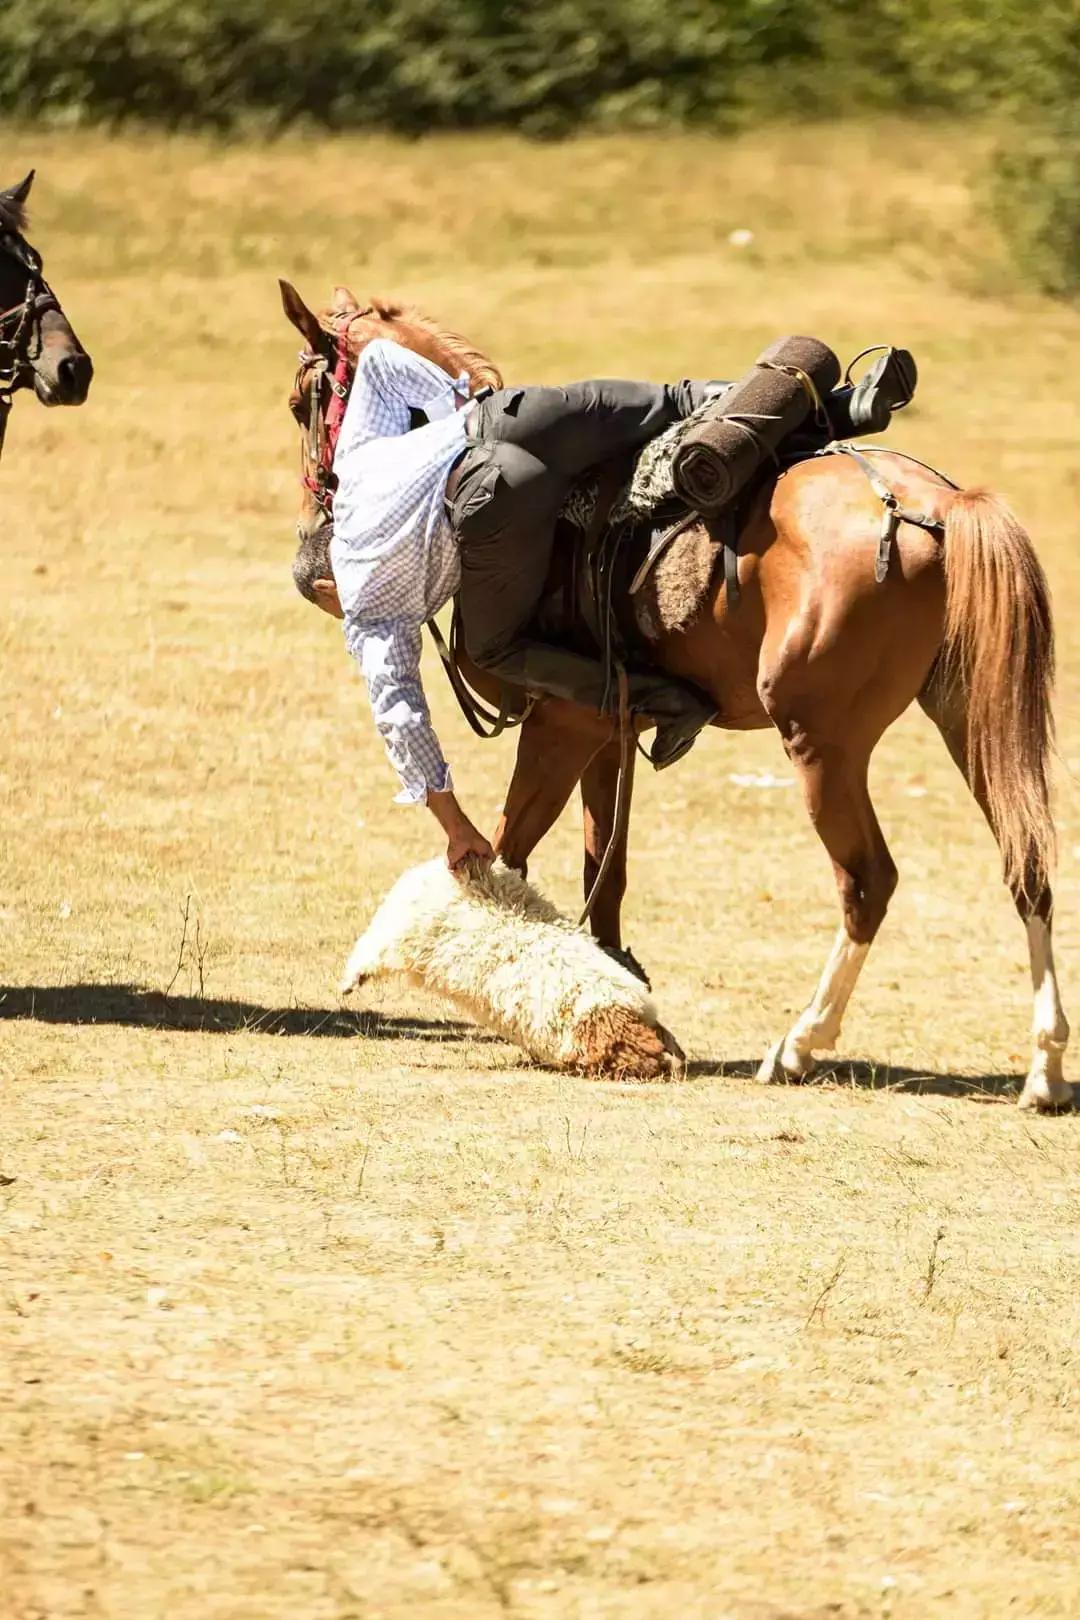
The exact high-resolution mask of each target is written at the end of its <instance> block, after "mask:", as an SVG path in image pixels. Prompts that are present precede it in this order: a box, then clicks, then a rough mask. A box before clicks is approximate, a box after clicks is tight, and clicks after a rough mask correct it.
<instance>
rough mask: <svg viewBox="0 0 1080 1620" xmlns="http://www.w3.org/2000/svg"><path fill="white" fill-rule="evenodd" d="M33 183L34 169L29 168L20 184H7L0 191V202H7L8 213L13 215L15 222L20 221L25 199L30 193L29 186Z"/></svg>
mask: <svg viewBox="0 0 1080 1620" xmlns="http://www.w3.org/2000/svg"><path fill="white" fill-rule="evenodd" d="M33 183H34V171H33V169H31V170H30V173H29V174H28V175H27V177H26V179H25V180H23V181H22V182H21V184H19V185H17V186H9V187H8V189H7V190H6V191H0V203H6V204H7V209H8V213H9V214H11V215H12V216H13V217H14V219H15V220H16V222H21V221H22V218H23V210H24V209H25V207H26V199H27V197H29V195H30V187H31V186H32V185H33Z"/></svg>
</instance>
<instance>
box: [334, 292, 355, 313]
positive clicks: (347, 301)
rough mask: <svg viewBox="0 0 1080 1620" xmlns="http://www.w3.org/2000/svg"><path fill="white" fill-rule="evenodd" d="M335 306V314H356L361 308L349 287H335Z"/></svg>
mask: <svg viewBox="0 0 1080 1620" xmlns="http://www.w3.org/2000/svg"><path fill="white" fill-rule="evenodd" d="M333 307H334V314H335V315H356V314H357V313H358V312H359V309H360V305H359V304H358V303H357V301H356V299H355V297H354V296H353V294H352V293H351V292H350V291H349V289H348V287H335V288H334V300H333Z"/></svg>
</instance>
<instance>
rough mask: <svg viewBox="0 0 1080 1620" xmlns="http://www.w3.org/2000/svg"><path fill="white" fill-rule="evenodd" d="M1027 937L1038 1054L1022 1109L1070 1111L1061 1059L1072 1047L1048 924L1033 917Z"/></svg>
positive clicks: (1069, 1090)
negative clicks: (1033, 992)
mask: <svg viewBox="0 0 1080 1620" xmlns="http://www.w3.org/2000/svg"><path fill="white" fill-rule="evenodd" d="M1027 936H1028V951H1029V953H1030V955H1031V983H1032V987H1033V989H1034V991H1035V1011H1034V1016H1033V1018H1032V1022H1031V1032H1032V1035H1033V1036H1034V1040H1035V1051H1034V1055H1033V1056H1032V1059H1031V1068H1030V1069H1029V1070H1028V1077H1027V1079H1026V1080H1025V1081H1024V1089H1023V1091H1022V1092H1021V1093H1020V1107H1021V1108H1037V1109H1040V1110H1042V1111H1050V1110H1052V1109H1056V1108H1068V1107H1069V1105H1070V1103H1071V1102H1072V1098H1073V1092H1072V1087H1071V1086H1070V1084H1069V1082H1068V1081H1067V1080H1066V1079H1065V1077H1064V1075H1063V1073H1062V1059H1063V1058H1064V1056H1065V1048H1066V1046H1067V1045H1068V1044H1069V1023H1068V1019H1067V1018H1066V1017H1065V1013H1064V1011H1063V1009H1062V1006H1061V992H1060V991H1059V990H1058V982H1057V974H1056V973H1055V972H1054V947H1053V944H1052V942H1051V938H1050V925H1049V923H1046V922H1044V921H1043V920H1042V918H1041V917H1032V918H1031V920H1030V921H1029V923H1028V925H1027Z"/></svg>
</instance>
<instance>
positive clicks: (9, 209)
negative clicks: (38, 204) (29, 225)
mask: <svg viewBox="0 0 1080 1620" xmlns="http://www.w3.org/2000/svg"><path fill="white" fill-rule="evenodd" d="M25 229H26V205H25V204H24V203H21V202H16V200H15V198H14V197H12V196H10V195H9V194H8V193H7V192H4V191H0V231H14V232H15V233H16V234H17V235H20V236H21V235H22V233H23V231H25Z"/></svg>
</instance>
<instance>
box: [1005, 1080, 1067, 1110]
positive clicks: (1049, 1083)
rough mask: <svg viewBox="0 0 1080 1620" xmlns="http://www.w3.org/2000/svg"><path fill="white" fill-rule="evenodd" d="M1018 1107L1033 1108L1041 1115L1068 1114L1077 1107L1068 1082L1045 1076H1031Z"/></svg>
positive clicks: (1025, 1085)
mask: <svg viewBox="0 0 1080 1620" xmlns="http://www.w3.org/2000/svg"><path fill="white" fill-rule="evenodd" d="M1018 1106H1019V1107H1021V1108H1033V1109H1034V1110H1035V1111H1036V1113H1039V1114H1068V1113H1070V1112H1071V1111H1072V1109H1073V1107H1074V1106H1075V1102H1074V1097H1073V1088H1072V1086H1071V1085H1070V1084H1069V1082H1068V1081H1067V1080H1051V1079H1050V1078H1049V1076H1048V1075H1045V1074H1029V1075H1028V1077H1027V1079H1026V1080H1025V1081H1024V1089H1023V1091H1022V1092H1021V1093H1020V1100H1019V1105H1018Z"/></svg>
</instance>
